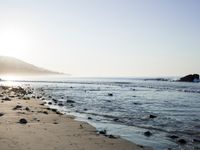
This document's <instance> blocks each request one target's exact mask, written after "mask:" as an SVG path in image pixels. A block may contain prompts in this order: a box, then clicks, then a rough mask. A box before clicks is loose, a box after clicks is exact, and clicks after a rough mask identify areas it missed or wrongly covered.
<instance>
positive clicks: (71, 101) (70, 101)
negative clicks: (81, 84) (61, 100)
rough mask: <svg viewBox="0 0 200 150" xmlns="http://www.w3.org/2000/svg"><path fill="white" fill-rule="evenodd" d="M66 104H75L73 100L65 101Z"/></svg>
mask: <svg viewBox="0 0 200 150" xmlns="http://www.w3.org/2000/svg"><path fill="white" fill-rule="evenodd" d="M67 103H75V101H73V100H67Z"/></svg>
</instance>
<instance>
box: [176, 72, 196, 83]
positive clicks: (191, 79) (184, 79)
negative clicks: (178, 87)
mask: <svg viewBox="0 0 200 150" xmlns="http://www.w3.org/2000/svg"><path fill="white" fill-rule="evenodd" d="M195 80H196V81H197V80H199V75H198V74H190V75H187V76H184V77H182V78H180V80H179V81H180V82H194V81H195Z"/></svg>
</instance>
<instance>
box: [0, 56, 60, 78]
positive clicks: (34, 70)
mask: <svg viewBox="0 0 200 150" xmlns="http://www.w3.org/2000/svg"><path fill="white" fill-rule="evenodd" d="M43 74H59V73H57V72H54V71H49V70H46V69H43V68H39V67H36V66H34V65H32V64H29V63H26V62H24V61H22V60H19V59H16V58H13V57H6V56H0V75H43Z"/></svg>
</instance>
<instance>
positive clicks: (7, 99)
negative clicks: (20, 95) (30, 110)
mask: <svg viewBox="0 0 200 150" xmlns="http://www.w3.org/2000/svg"><path fill="white" fill-rule="evenodd" d="M2 100H4V101H11V98H9V97H4V98H2Z"/></svg>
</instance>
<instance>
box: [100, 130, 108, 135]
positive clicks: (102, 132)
mask: <svg viewBox="0 0 200 150" xmlns="http://www.w3.org/2000/svg"><path fill="white" fill-rule="evenodd" d="M106 133H107V131H106V130H102V131H99V134H103V135H106Z"/></svg>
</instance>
